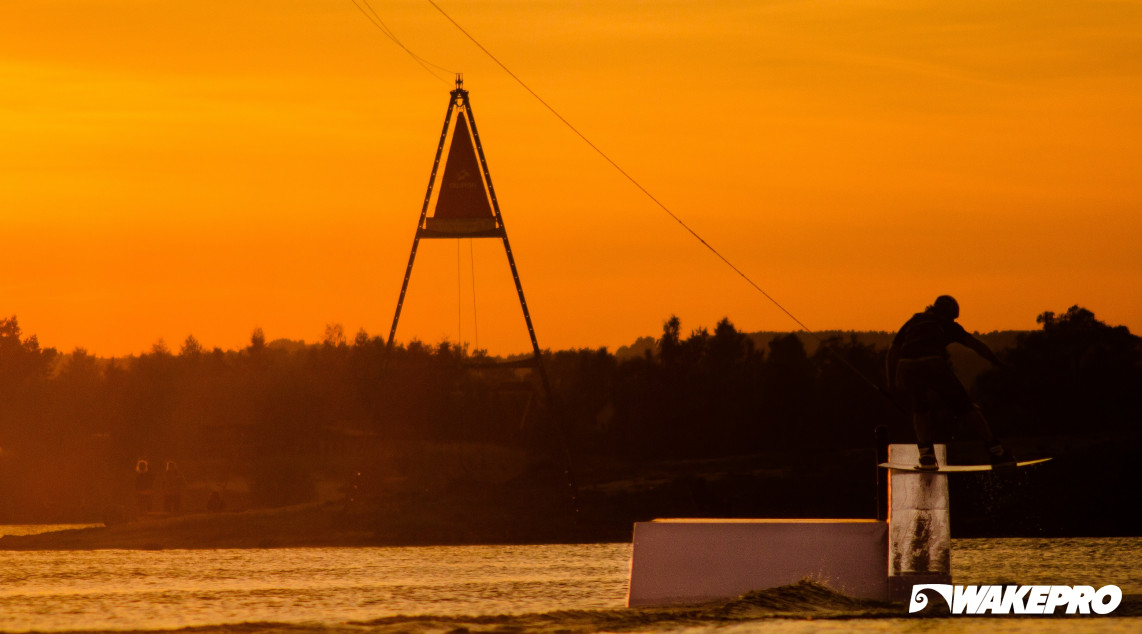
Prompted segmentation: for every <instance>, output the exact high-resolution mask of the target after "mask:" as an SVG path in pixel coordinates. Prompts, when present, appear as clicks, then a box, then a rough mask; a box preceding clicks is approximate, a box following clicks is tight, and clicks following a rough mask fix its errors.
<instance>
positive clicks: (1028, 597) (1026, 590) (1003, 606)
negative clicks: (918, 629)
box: [908, 583, 1122, 615]
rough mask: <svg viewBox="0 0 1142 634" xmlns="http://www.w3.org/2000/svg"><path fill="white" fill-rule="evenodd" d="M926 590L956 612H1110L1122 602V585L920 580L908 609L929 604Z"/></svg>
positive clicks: (913, 587)
mask: <svg viewBox="0 0 1142 634" xmlns="http://www.w3.org/2000/svg"><path fill="white" fill-rule="evenodd" d="M925 590H932V591H934V592H936V593H937V594H939V595H940V596H941V597H943V598H944V601H947V603H948V610H949V611H951V613H952V614H1040V615H1042V614H1054V613H1055V610H1056V609H1058V608H1062V607H1066V611H1065V613H1066V614H1090V613H1091V612H1094V613H1095V614H1110V613H1111V612H1113V611H1114V610H1115V609H1116V608H1117V607H1118V604H1120V603H1122V590H1120V589H1119V588H1118V586H1103V587H1101V588H1099V589H1098V590H1095V589H1094V588H1093V587H1092V586H952V585H949V584H944V583H918V584H916V585H914V586H912V598H911V599H910V600H909V601H908V613H909V614H912V613H913V612H919V611H920V610H923V609H924V608H926V607H928V597H927V595H925V594H924V591H925Z"/></svg>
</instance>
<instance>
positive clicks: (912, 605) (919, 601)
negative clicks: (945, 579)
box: [908, 583, 952, 614]
mask: <svg viewBox="0 0 1142 634" xmlns="http://www.w3.org/2000/svg"><path fill="white" fill-rule="evenodd" d="M925 590H935V591H936V592H937V593H939V595H940V596H941V597H943V598H944V601H947V602H948V609H949V610H951V609H952V586H951V585H949V584H946V583H918V584H916V585H914V586H912V598H911V599H909V600H908V613H909V614H912V613H913V612H919V611H920V610H923V609H924V608H926V607H928V595H926V594H924V591H925Z"/></svg>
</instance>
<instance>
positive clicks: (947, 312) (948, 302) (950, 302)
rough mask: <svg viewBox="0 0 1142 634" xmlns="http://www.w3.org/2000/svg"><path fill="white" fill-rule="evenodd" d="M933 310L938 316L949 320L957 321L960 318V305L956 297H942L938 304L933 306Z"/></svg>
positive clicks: (937, 301) (937, 300)
mask: <svg viewBox="0 0 1142 634" xmlns="http://www.w3.org/2000/svg"><path fill="white" fill-rule="evenodd" d="M932 309H933V310H934V311H935V312H936V314H938V315H941V316H943V317H947V318H948V319H955V318H957V317H959V316H960V304H959V302H957V301H956V298H955V297H952V296H951V295H940V296H939V297H937V298H936V302H935V303H934V304H932Z"/></svg>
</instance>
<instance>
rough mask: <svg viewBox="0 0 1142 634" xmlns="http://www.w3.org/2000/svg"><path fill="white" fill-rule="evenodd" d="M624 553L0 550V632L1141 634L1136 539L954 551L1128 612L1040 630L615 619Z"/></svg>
mask: <svg viewBox="0 0 1142 634" xmlns="http://www.w3.org/2000/svg"><path fill="white" fill-rule="evenodd" d="M28 530H29V529H27V528H22V529H17V528H13V527H0V534H4V533H5V532H8V533H13V532H28ZM630 554H631V546H630V544H626V543H622V544H574V545H527V546H447V547H401V548H282V549H249V550H162V551H128V550H95V551H25V552H18V551H0V630H3V631H7V632H23V631H33V630H35V631H74V630H86V631H92V630H170V629H180V628H188V627H218V626H226V627H227V628H228V629H231V630H235V629H236V630H239V631H262V630H271V629H272V630H281V629H291V630H294V631H298V632H306V631H314V632H316V631H319V630H320V631H331V630H332V631H355V632H361V631H378V632H398V631H400V632H405V631H416V632H421V631H423V632H451V631H464V630H467V631H473V632H476V631H499V632H503V631H513V632H515V631H540V632H543V631H547V632H555V631H560V632H595V631H632V630H639V631H667V632H703V631H714V630H717V631H718V632H730V633H739V632H751V631H758V630H764V631H774V632H810V631H812V632H829V631H836V632H843V631H864V632H884V631H915V630H917V629H923V630H924V631H946V632H968V631H971V632H972V634H975V633H976V632H1000V631H1003V632H1044V631H1047V632H1050V631H1057V632H1073V631H1089V632H1138V631H1142V617H1133V616H1127V614H1134V613H1137V609H1136V606H1137V605H1138V601H1139V600H1140V599H1142V597H1140V596H1139V595H1142V538H1099V539H1088V538H1082V539H1079V538H1076V539H972V540H954V550H953V558H952V565H953V574H954V576H955V583H958V584H995V583H1003V582H1007V583H1017V584H1020V585H1032V584H1039V585H1045V584H1056V585H1079V584H1084V585H1091V586H1094V587H1095V588H1098V587H1101V586H1103V585H1107V584H1115V585H1118V586H1119V587H1120V588H1121V589H1122V591H1123V593H1124V594H1125V595H1128V596H1127V600H1124V602H1123V608H1130V607H1132V606H1133V607H1134V610H1133V611H1131V610H1130V609H1126V610H1124V609H1123V608H1120V609H1119V612H1123V613H1125V614H1118V613H1115V614H1111V615H1109V616H1080V617H1062V616H1059V617H1049V618H1043V617H1039V618H1028V617H1001V618H994V617H963V616H953V617H945V618H917V617H909V616H908V615H907V614H906V613H905V611H906V608H903V607H901V606H892V605H885V604H876V603H870V602H862V601H856V600H853V599H849V598H848V597H843V596H840V595H836V594H833V593H832V592H830V591H828V590H827V589H825V588H822V587H820V586H816V585H812V584H807V583H806V584H799V585H797V586H789V587H786V588H780V589H775V590H771V591H765V592H760V593H754V594H751V595H747V596H746V597H744V598H742V599H739V600H736V601H728V602H724V603H717V604H708V605H704V606H696V607H694V606H687V607H671V608H659V609H638V610H635V609H627V608H626V607H624V606H625V601H626V592H627V575H628V574H629V566H630ZM1128 604H1129V606H1128ZM1060 612H1061V610H1060Z"/></svg>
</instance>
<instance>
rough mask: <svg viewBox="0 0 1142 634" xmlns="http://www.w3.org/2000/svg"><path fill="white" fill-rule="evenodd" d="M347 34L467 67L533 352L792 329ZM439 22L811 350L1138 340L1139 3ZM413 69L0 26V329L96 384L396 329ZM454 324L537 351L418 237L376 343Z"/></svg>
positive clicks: (514, 129) (537, 12) (499, 347)
mask: <svg viewBox="0 0 1142 634" xmlns="http://www.w3.org/2000/svg"><path fill="white" fill-rule="evenodd" d="M372 4H373V7H374V8H376V10H377V12H378V13H379V14H380V16H381V17H382V18H383V19H384V20H385V23H386V24H387V25H388V27H389V28H391V29H392V31H393V32H394V33H395V34H396V35H397V36H398V37H399V38H400V39H401V41H402V42H404V44H405V45H407V46H408V47H409V48H410V49H411V50H413V51H415V52H416V53H417V54H418V55H420V56H422V57H424V58H425V59H427V60H429V61H431V62H433V63H435V64H439V65H441V66H442V67H444V68H447V69H449V70H451V71H458V72H463V73H464V78H465V87H466V88H467V89H468V90H469V91H470V93H471V99H472V109H473V112H474V115H475V117H476V120H477V121H478V123H479V132H480V135H481V137H482V141H483V145H484V151H485V153H486V155H487V159H488V164H489V167H490V170H491V175H492V178H493V180H494V184H495V187H496V191H497V194H498V196H499V202H500V208H501V210H502V212H503V217H504V221H505V224H506V226H507V229H508V232H509V235H510V237H511V242H512V247H513V250H514V253H515V257H516V262H517V264H518V266H519V269H520V275H521V279H522V282H523V286H524V289H525V291H526V293H527V297H528V303H529V306H530V308H531V314H532V317H533V319H534V320H535V326H536V330H537V334H538V338H539V343H540V345H542V346H544V347H550V348H571V347H597V346H609V347H611V348H612V349H613V348H616V347H618V346H620V345H623V344H627V343H630V342H632V341H633V340H634V339H635V338H637V337H639V336H644V335H654V334H657V333H658V332H660V330H661V326H662V322H663V321H664V320H665V319H666V318H668V317H669V316H670V315H671V314H677V315H678V316H679V317H680V318H681V320H682V324H683V328H684V329H686V330H689V329H690V328H695V327H699V326H706V327H712V326H713V324H714V323H715V322H716V321H717V320H718V319H720V318H722V317H724V316H728V317H729V318H730V319H731V320H732V321H733V322H734V324H735V325H736V326H737V327H738V328H739V329H740V330H744V331H757V330H794V329H796V324H795V323H793V322H791V321H790V320H789V318H788V317H786V316H785V315H784V314H783V313H782V312H781V311H779V310H778V309H777V308H776V307H774V306H773V305H772V304H771V303H770V302H769V301H767V300H766V299H765V298H764V297H762V296H761V295H760V294H758V293H757V292H756V291H754V290H753V289H752V288H750V287H749V286H748V285H747V284H746V283H745V282H744V281H743V280H742V279H741V278H740V277H738V276H737V275H736V274H735V273H734V272H733V271H732V270H730V269H729V268H727V267H726V266H725V265H724V264H723V263H721V262H720V261H719V260H717V259H716V258H715V257H714V256H712V255H711V254H710V253H709V251H707V250H706V249H705V248H704V247H703V246H702V245H701V244H700V243H699V242H698V241H697V240H695V239H694V238H693V237H692V236H690V235H689V234H688V233H687V232H686V231H685V230H684V229H682V228H681V227H680V226H679V225H678V224H677V223H675V222H674V221H673V220H671V219H670V217H669V216H668V215H666V214H665V213H663V211H662V210H660V209H659V208H658V207H657V206H655V204H654V203H653V202H652V201H650V200H649V199H648V198H647V197H646V196H644V195H643V194H642V193H641V192H639V191H638V190H637V189H636V188H635V187H633V186H632V185H631V184H630V183H628V182H627V181H626V180H625V179H624V178H623V177H622V176H621V175H620V174H618V173H617V172H616V171H615V170H614V169H613V168H612V167H611V166H610V165H608V164H607V163H606V162H605V161H603V160H602V159H601V158H600V157H599V156H598V155H597V154H595V152H594V151H593V150H591V148H590V147H588V146H587V145H586V144H584V143H583V142H582V141H581V140H580V139H579V138H578V137H576V136H575V135H574V134H573V133H572V132H571V131H570V130H568V129H567V128H566V127H564V126H563V124H562V123H560V122H559V121H558V119H556V118H555V117H553V116H552V115H551V114H550V113H549V112H548V111H546V110H545V109H544V108H543V106H542V105H541V104H539V103H538V102H537V101H536V100H535V99H534V98H532V97H531V96H530V95H529V94H527V92H525V91H524V90H523V89H522V88H521V87H520V86H519V85H518V84H517V83H515V82H514V80H512V79H511V77H509V76H508V75H507V74H505V73H504V72H503V71H502V70H501V69H500V68H499V67H498V66H496V65H495V64H494V62H492V61H491V60H490V59H488V58H487V57H486V56H485V55H484V54H483V53H482V52H481V51H480V50H479V49H478V48H476V47H475V46H474V45H473V44H472V43H471V42H470V41H468V40H467V39H466V38H465V37H464V36H463V34H461V33H460V32H459V31H457V30H456V28H455V27H454V26H452V25H451V24H450V23H448V21H447V20H446V19H445V18H444V17H443V16H442V15H441V14H440V13H438V12H437V11H436V10H435V9H433V7H432V6H431V5H430V4H428V3H425V2H413V1H399V2H373V3H372ZM440 4H441V6H442V7H443V8H444V9H445V10H447V11H448V12H449V13H450V15H451V16H452V17H453V18H455V19H456V20H457V21H458V22H460V23H461V24H463V25H464V26H465V28H466V29H467V30H468V31H469V32H470V33H472V34H473V35H474V36H475V37H476V38H478V39H479V40H480V41H481V43H483V44H484V45H485V46H487V47H488V48H489V49H490V50H491V51H493V52H494V53H495V54H496V55H497V57H498V58H499V59H500V60H502V61H503V62H504V63H505V64H507V65H508V66H509V67H510V68H511V69H512V70H513V72H515V73H516V74H517V75H518V76H519V77H521V78H522V79H523V80H524V81H526V82H527V83H528V84H529V85H530V86H531V87H532V88H533V89H534V90H535V91H536V92H538V93H539V94H540V95H542V96H543V98H544V99H545V100H546V101H547V102H548V103H550V104H551V105H552V106H554V107H555V108H556V109H557V110H559V112H560V113H561V114H563V115H564V116H565V117H567V118H568V119H569V120H570V121H571V122H572V123H574V125H575V126H576V127H577V128H578V129H579V130H580V131H582V132H583V133H584V134H585V135H586V136H588V137H589V138H591V140H592V141H594V142H595V143H596V144H597V145H598V146H599V147H601V148H602V149H603V150H604V151H605V152H607V153H608V154H609V155H610V156H611V157H612V158H614V159H615V160H616V161H617V162H618V163H619V164H621V165H622V166H623V167H624V169H626V170H627V171H628V172H629V173H630V174H632V175H633V176H634V177H635V178H637V179H638V180H639V181H640V182H641V183H642V184H643V185H645V186H646V187H647V188H648V189H649V190H650V191H651V192H653V193H654V195H655V196H656V197H657V198H658V199H659V200H661V201H662V202H663V203H664V204H666V205H667V206H668V207H669V208H670V209H671V210H672V211H674V212H675V213H677V214H678V215H679V216H680V217H681V218H683V219H684V220H685V221H686V222H687V223H688V224H689V225H690V226H691V227H693V228H694V230H696V231H697V232H698V233H700V234H701V235H702V236H703V237H704V238H705V239H706V240H707V241H708V242H709V243H710V244H712V245H714V246H715V247H716V248H717V249H718V250H719V251H721V252H722V253H723V254H724V255H725V256H726V257H727V258H729V259H730V260H731V261H733V262H734V263H735V264H736V265H737V266H738V267H739V268H740V269H742V270H743V271H744V272H746V273H747V274H748V275H749V276H750V277H751V278H752V279H754V280H755V281H756V282H757V283H758V284H760V285H761V286H762V287H763V288H764V289H765V290H766V291H767V292H768V293H769V294H770V295H772V296H773V297H775V298H776V299H777V300H778V301H780V302H781V303H782V304H783V305H784V306H785V307H786V308H788V309H789V310H790V311H792V312H793V313H794V314H796V315H797V316H798V317H799V318H800V319H801V320H802V321H804V322H805V323H806V324H807V325H808V326H809V327H810V328H813V329H858V330H894V329H896V328H897V327H899V326H900V324H901V323H902V322H903V320H904V319H905V318H907V316H908V315H909V314H911V313H912V312H914V311H916V310H919V309H921V308H923V307H924V305H925V304H927V303H930V302H931V300H932V299H933V298H935V297H936V296H937V295H939V294H944V293H949V294H952V295H955V296H956V297H957V298H958V299H959V300H960V305H961V306H962V307H963V313H962V318H961V323H963V324H964V326H965V327H967V328H968V329H969V330H979V331H990V330H998V329H1032V328H1034V327H1035V317H1036V316H1037V315H1038V314H1039V313H1041V312H1043V311H1046V310H1052V311H1063V310H1065V309H1066V308H1067V307H1068V306H1070V305H1072V304H1079V305H1082V306H1085V307H1086V308H1088V309H1090V310H1091V311H1093V312H1094V313H1095V314H1096V315H1097V316H1098V317H1099V318H1100V319H1103V320H1105V321H1107V322H1108V323H1112V324H1125V325H1127V326H1129V327H1130V328H1131V330H1132V331H1135V332H1138V331H1139V330H1142V294H1140V293H1139V289H1140V288H1142V249H1140V248H1139V245H1140V238H1142V213H1139V212H1140V211H1142V179H1140V178H1139V173H1142V144H1140V143H1139V142H1138V140H1139V139H1142V116H1139V113H1140V112H1142V3H1138V2H1104V3H1074V4H1071V3H1052V4H1049V5H1048V4H1044V3H1036V2H993V1H982V0H968V1H966V2H958V3H947V2H919V3H917V2H910V3H905V2H897V1H887V0H886V1H870V2H858V3H843V4H837V3H819V2H805V3H784V2H772V3H769V2H756V1H752V0H750V1H746V0H733V1H728V2H721V3H693V2H673V1H668V2H654V3H630V2H621V1H618V0H615V1H599V2H589V3H561V2H548V1H542V2H527V3H502V2H491V1H483V0H477V1H471V2H463V3H461V2H454V1H453V2H441V3H440ZM437 74H438V75H439V76H438V77H434V76H433V75H432V74H430V73H429V72H427V71H426V70H425V69H424V68H422V67H421V66H419V65H418V64H417V63H416V62H415V61H413V60H412V59H411V58H410V57H409V56H408V55H407V54H406V53H405V52H404V51H402V50H401V49H400V48H398V47H397V46H396V45H395V44H394V43H393V42H391V41H390V40H389V39H387V38H386V37H385V36H384V35H383V34H382V33H381V32H380V31H379V30H378V29H377V28H375V27H374V26H373V25H372V24H370V23H369V22H368V21H367V20H366V18H365V16H363V15H362V13H361V12H360V11H359V10H358V9H357V7H355V6H354V4H353V3H352V2H350V1H349V0H344V1H335V0H299V1H297V2H289V3H282V2H271V1H266V0H262V1H255V2H242V3H234V2H224V1H222V0H200V1H196V2H191V3H174V4H172V3H146V2H137V1H133V0H58V1H54V0H53V1H52V2H41V1H28V0H16V1H14V2H11V3H8V5H7V6H6V8H5V11H4V18H3V19H2V20H0V226H2V227H3V233H4V248H3V249H2V250H0V253H2V255H0V262H2V266H3V270H4V275H3V277H2V278H0V315H2V316H9V315H17V316H18V317H19V321H20V325H21V326H22V328H23V329H24V331H25V333H28V334H36V335H38V337H39V340H40V343H41V344H42V345H46V346H55V347H57V348H59V349H61V350H63V351H70V350H71V349H72V348H74V347H77V346H82V347H85V348H87V349H88V350H89V351H91V352H92V353H95V354H99V355H125V354H133V353H138V352H141V351H144V350H147V349H149V348H150V347H151V345H152V344H154V343H155V342H156V341H157V340H159V339H163V340H165V341H166V343H167V345H168V346H170V347H171V348H173V349H177V347H178V345H179V344H181V342H182V341H183V340H184V339H185V338H186V337H187V335H190V334H193V335H194V336H195V337H196V338H198V339H199V340H200V341H201V342H202V343H203V344H204V345H205V346H207V347H214V346H218V347H222V348H234V347H240V346H243V345H245V344H246V342H247V341H248V340H249V336H250V332H251V331H252V330H253V329H254V328H255V327H261V328H262V329H264V331H265V333H266V336H267V337H268V338H269V339H276V338H290V339H305V340H307V341H315V340H318V339H320V337H321V335H322V332H323V331H324V328H325V325H326V324H329V323H340V324H343V325H344V329H345V332H346V333H347V334H348V335H349V336H350V337H352V334H353V333H355V332H357V330H358V329H359V328H363V329H365V330H366V331H367V332H368V333H370V334H373V335H381V336H384V335H387V333H388V329H389V325H390V323H391V320H392V316H393V310H394V308H395V305H396V300H397V294H398V292H399V290H400V286H401V281H402V277H403V273H404V267H405V264H406V263H407V260H408V255H409V248H410V246H411V243H412V238H413V232H414V230H415V228H416V219H417V216H418V214H419V212H420V208H421V203H422V200H423V197H424V193H425V187H426V185H427V181H428V175H429V172H430V169H431V167H432V158H433V153H434V152H435V149H436V144H437V141H438V138H439V134H440V126H441V123H442V121H443V117H444V111H445V108H446V106H447V105H448V91H449V90H450V89H451V87H452V85H451V84H452V77H451V76H450V75H449V74H448V73H445V72H443V71H437ZM458 246H459V249H458V248H457V247H458ZM470 248H471V249H472V251H471V252H469V249H470ZM472 262H474V263H475V266H474V279H475V285H474V286H473V282H472V280H473V270H472V268H473V267H472V266H471V263H472ZM458 265H459V266H458ZM458 269H459V275H458ZM458 277H459V283H458ZM473 288H474V289H475V294H476V298H475V299H476V309H475V311H473V298H472V293H473ZM474 312H475V314H473V313H474ZM477 326H478V337H479V346H480V347H486V348H489V349H490V351H491V352H492V353H510V352H520V351H524V350H527V349H528V348H529V343H528V338H527V332H526V330H525V328H524V325H523V319H522V315H521V313H520V308H519V304H518V301H517V300H516V297H515V289H514V286H513V284H512V279H511V275H510V273H509V271H508V266H507V263H506V260H505V258H504V255H503V249H502V246H501V244H500V243H499V242H498V241H492V240H476V241H473V242H472V243H471V244H470V243H469V242H468V241H463V242H461V243H460V244H459V245H457V243H456V242H455V241H451V240H435V241H428V242H427V243H421V247H420V252H419V253H418V255H417V262H416V267H415V270H414V273H413V277H412V282H411V285H410V289H409V295H408V298H407V299H406V302H405V305H404V312H403V314H402V317H401V325H400V330H399V331H398V339H400V340H402V341H407V340H409V339H411V338H413V337H417V338H420V339H422V340H425V341H429V342H436V341H440V340H442V339H448V340H450V341H457V340H461V341H463V342H466V343H469V344H473V343H474V338H475V336H476V327H477Z"/></svg>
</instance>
